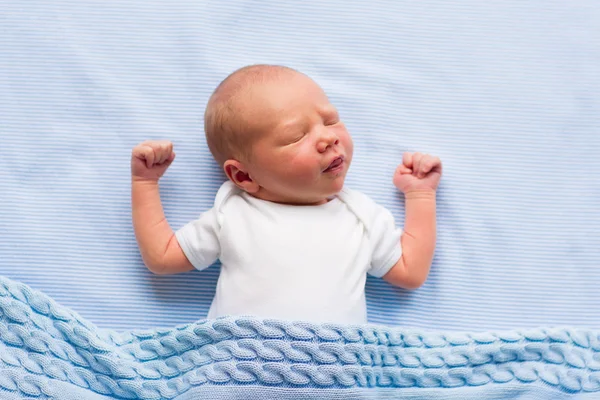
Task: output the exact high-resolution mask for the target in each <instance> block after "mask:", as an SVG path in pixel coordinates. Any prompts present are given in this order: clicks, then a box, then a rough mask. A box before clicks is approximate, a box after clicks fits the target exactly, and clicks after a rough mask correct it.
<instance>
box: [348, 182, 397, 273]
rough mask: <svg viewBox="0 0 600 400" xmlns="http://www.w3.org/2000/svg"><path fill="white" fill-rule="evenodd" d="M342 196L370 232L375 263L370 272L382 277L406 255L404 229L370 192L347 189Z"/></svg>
mask: <svg viewBox="0 0 600 400" xmlns="http://www.w3.org/2000/svg"><path fill="white" fill-rule="evenodd" d="M340 198H341V199H342V201H344V202H345V203H346V204H347V205H348V207H349V208H350V209H351V210H352V211H353V212H354V214H356V216H357V217H358V218H359V219H360V220H361V221H362V223H363V224H364V226H365V229H366V231H367V235H368V239H369V246H370V250H371V266H370V269H369V270H368V271H367V273H368V274H369V275H373V276H375V277H377V278H381V277H382V276H384V275H385V274H387V273H388V271H389V270H390V269H391V268H392V267H393V266H394V264H396V262H398V260H399V259H400V257H402V247H401V244H400V237H401V236H402V229H399V228H397V227H396V222H395V221H394V216H393V215H392V213H391V212H390V211H389V210H388V209H387V208H385V207H383V206H381V205H379V204H377V203H376V202H375V201H374V200H373V199H371V198H370V197H368V196H367V195H365V194H363V193H361V192H358V191H355V190H351V189H348V188H344V190H343V191H342V192H341V193H340Z"/></svg>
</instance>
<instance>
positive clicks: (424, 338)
mask: <svg viewBox="0 0 600 400" xmlns="http://www.w3.org/2000/svg"><path fill="white" fill-rule="evenodd" d="M59 381H60V382H62V383H67V384H68V385H72V386H73V388H78V389H79V388H83V389H86V390H87V391H89V392H90V394H92V393H95V394H101V395H105V396H109V397H113V398H126V399H172V398H176V397H178V396H180V395H182V394H184V393H186V392H187V391H189V390H190V389H193V388H194V387H198V386H201V385H205V386H211V385H223V384H225V385H247V384H253V385H266V386H276V387H288V388H289V387H293V388H297V387H308V388H327V389H330V390H333V391H335V390H339V389H344V388H371V389H373V390H378V389H379V388H459V387H472V386H484V385H490V384H506V383H509V382H512V383H513V384H514V383H519V384H522V385H524V386H525V387H526V386H527V385H533V384H535V383H538V384H539V383H544V384H546V385H549V386H552V387H553V388H554V389H555V390H556V391H561V392H563V393H565V394H567V393H568V394H573V393H578V392H588V393H592V392H597V394H598V396H599V397H600V332H595V331H590V330H581V329H567V328H560V329H559V328H557V329H531V330H526V331H507V332H495V333H443V332H426V331H413V330H407V329H398V328H388V327H380V326H340V325H327V324H325V325H316V324H309V323H289V322H282V321H275V320H258V319H253V318H225V319H219V320H214V321H200V322H197V323H193V324H189V325H185V326H178V327H174V328H170V329H156V330H150V331H131V332H115V331H109V330H100V329H97V328H96V327H95V326H94V325H93V324H91V323H89V322H87V321H85V320H84V319H82V318H81V317H80V316H78V315H77V314H76V313H74V312H72V311H70V310H68V309H66V308H64V307H61V306H60V305H59V304H57V303H56V302H54V301H53V300H52V299H50V298H48V297H47V296H45V295H44V294H42V293H40V292H36V291H34V290H32V289H31V288H29V287H28V286H26V285H24V284H21V283H17V282H14V281H11V280H9V279H6V278H0V394H2V393H12V394H14V395H19V396H21V397H14V398H22V397H33V398H53V397H54V398H61V397H60V394H59V393H57V390H58V389H57V388H58V386H57V383H58V382H59ZM492 386H493V385H492ZM60 387H61V388H62V389H61V390H64V387H65V386H64V385H62V384H61V386H60Z"/></svg>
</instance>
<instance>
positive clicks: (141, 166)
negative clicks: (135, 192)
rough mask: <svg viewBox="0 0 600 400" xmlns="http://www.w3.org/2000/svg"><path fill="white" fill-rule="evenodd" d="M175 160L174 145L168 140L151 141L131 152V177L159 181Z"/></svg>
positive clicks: (143, 143)
mask: <svg viewBox="0 0 600 400" xmlns="http://www.w3.org/2000/svg"><path fill="white" fill-rule="evenodd" d="M174 159H175V153H174V152H173V143H171V142H170V141H168V140H149V141H146V142H142V143H140V144H138V145H137V146H135V147H134V148H133V151H132V152H131V176H132V177H133V178H134V179H143V180H153V181H157V180H158V179H159V178H160V177H161V176H163V174H164V173H165V171H166V170H167V168H169V166H170V165H171V163H172V162H173V160H174Z"/></svg>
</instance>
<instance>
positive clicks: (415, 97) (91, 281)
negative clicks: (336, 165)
mask: <svg viewBox="0 0 600 400" xmlns="http://www.w3.org/2000/svg"><path fill="white" fill-rule="evenodd" d="M1 9H2V11H1V12H0V27H1V28H0V143H1V145H2V146H1V148H2V162H1V163H0V221H1V222H0V237H1V238H2V240H0V274H1V275H4V276H7V277H9V278H11V279H15V280H18V281H22V282H25V283H27V284H28V285H31V286H32V287H33V288H35V289H39V290H42V291H44V292H45V293H47V294H49V295H50V296H51V297H52V298H54V299H55V300H57V301H58V302H59V303H61V304H63V305H66V306H69V307H71V308H73V309H74V310H75V311H77V312H78V313H80V314H81V315H82V316H83V317H85V318H86V319H88V320H90V321H92V322H94V323H96V324H97V325H99V326H101V327H111V328H114V329H131V328H144V327H155V326H171V325H174V324H179V323H185V322H191V321H194V320H197V319H199V318H202V317H203V316H205V315H206V312H207V310H208V307H209V304H210V300H211V297H212V294H213V290H214V285H215V282H216V278H217V276H218V268H216V267H215V268H211V269H209V270H207V271H204V272H193V273H188V274H184V275H181V276H175V277H164V276H160V277H157V276H152V275H151V274H150V273H149V272H147V271H146V270H145V268H144V267H143V265H142V263H141V260H140V257H139V255H138V252H137V247H136V243H135V238H134V235H133V231H132V228H131V225H130V212H129V207H130V203H129V156H130V150H131V148H132V146H134V145H135V144H136V143H137V142H139V141H142V140H145V139H149V138H167V139H171V140H173V141H174V143H175V147H176V151H177V160H176V162H175V164H174V165H173V167H172V168H171V169H170V170H169V172H168V173H167V175H166V176H165V178H164V179H163V181H161V188H162V195H163V201H164V205H165V209H166V214H167V217H168V219H169V221H170V223H171V224H172V226H173V227H174V228H178V227H180V226H182V225H183V224H184V223H186V222H187V221H189V220H190V219H192V218H195V217H196V216H197V215H198V214H199V213H200V212H201V211H203V210H205V209H207V208H208V207H210V205H211V202H212V198H213V196H214V194H215V193H216V190H217V188H218V186H219V184H220V182H221V179H222V176H221V174H220V173H219V171H218V169H217V168H216V166H215V165H214V163H213V162H212V159H211V157H210V154H209V153H208V151H207V149H206V144H205V142H204V138H203V132H202V113H203V109H204V106H205V103H206V100H207V98H208V96H209V94H210V92H211V91H212V90H213V88H214V87H215V85H216V84H217V83H218V82H219V81H220V80H221V79H222V78H223V77H224V76H225V75H226V74H228V73H229V72H231V71H232V70H234V69H235V68H237V67H240V66H242V65H246V64H250V63H257V62H261V63H278V64H285V65H289V66H292V67H295V68H298V69H300V70H302V71H304V72H306V73H307V74H309V75H311V76H312V77H314V78H315V80H317V81H318V82H319V83H320V84H321V85H322V86H323V87H324V89H325V90H326V91H327V92H328V94H329V95H330V97H331V99H332V101H333V102H334V103H335V104H336V105H337V107H338V108H339V110H340V112H341V115H342V116H343V118H344V120H345V122H346V124H347V126H348V127H349V129H350V131H351V133H352V134H353V137H354V140H355V158H354V162H353V165H352V168H351V172H350V176H349V178H348V182H347V183H348V184H349V185H350V186H352V187H354V188H356V189H359V190H363V191H364V192H366V193H367V194H369V195H371V196H372V197H373V198H375V199H376V200H377V201H379V202H381V203H382V204H384V205H386V206H387V207H389V208H390V210H391V211H392V212H393V213H394V215H395V216H396V217H397V221H398V223H400V224H401V223H402V220H403V202H402V198H401V196H400V195H399V194H398V193H397V191H396V190H395V188H394V187H393V185H392V183H391V176H392V173H393V170H394V168H395V166H396V165H397V163H398V162H399V161H400V157H401V154H402V152H403V151H406V150H411V151H414V150H418V151H425V152H429V153H433V154H437V155H439V156H440V157H441V158H442V159H443V161H444V168H445V169H444V177H443V182H442V185H441V188H440V191H439V196H438V199H439V213H438V215H439V242H438V249H437V253H436V259H435V263H434V266H433V270H432V274H431V277H430V279H429V281H428V282H427V284H426V285H425V286H424V287H423V288H422V289H420V290H418V291H416V292H413V293H409V292H405V291H402V290H397V289H394V288H391V287H389V286H388V285H387V284H385V283H383V282H382V281H380V280H373V279H370V280H369V281H368V285H367V294H368V306H369V313H370V319H371V321H373V322H375V323H381V324H390V325H401V326H410V327H419V328H431V329H446V330H467V329H470V330H479V329H485V330H490V329H516V328H519V327H532V326H538V325H572V326H584V327H591V328H595V329H598V328H600V310H599V309H600V307H599V305H600V292H599V291H598V285H599V284H600V268H599V262H598V260H600V246H599V244H600V213H599V212H598V208H599V206H600V179H599V176H600V157H599V155H600V68H598V66H599V65H600V5H599V4H598V2H596V1H592V0H574V1H571V2H559V1H547V0H546V1H541V0H532V1H527V2H523V1H518V0H504V1H499V0H492V1H488V2H479V1H475V0H463V1H457V0H427V1H396V0H375V1H364V0H357V1H354V2H343V1H341V0H338V1H330V2H320V1H317V0H314V1H312V0H310V1H302V2H299V1H298V2H285V3H275V2H259V1H249V0H248V1H244V0H234V1H228V2H206V1H191V0H175V1H173V2H164V1H157V0H145V1H140V0H134V1H129V2H111V3H105V2H99V1H85V2H76V1H72V0H61V1H54V2H42V1H31V2H28V4H27V6H23V4H22V2H19V1H16V0H5V1H4V2H2V7H1Z"/></svg>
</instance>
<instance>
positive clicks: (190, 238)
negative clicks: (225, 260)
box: [175, 207, 221, 270]
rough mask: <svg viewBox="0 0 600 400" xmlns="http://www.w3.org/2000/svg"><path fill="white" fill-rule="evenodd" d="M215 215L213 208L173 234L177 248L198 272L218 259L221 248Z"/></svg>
mask: <svg viewBox="0 0 600 400" xmlns="http://www.w3.org/2000/svg"><path fill="white" fill-rule="evenodd" d="M217 213H218V211H217V208H216V207H213V208H211V209H210V210H208V211H206V212H204V213H202V215H200V217H199V218H198V219H196V220H194V221H191V222H189V223H188V224H186V225H184V226H183V227H182V228H181V229H179V230H178V231H177V232H176V233H175V236H176V237H177V241H178V242H179V246H181V249H182V250H183V252H184V254H185V255H186V257H187V258H188V260H190V262H191V263H192V265H193V266H194V268H196V269H198V270H202V269H205V268H208V267H209V266H211V265H212V264H213V263H214V262H215V261H216V260H217V259H218V258H219V254H220V252H221V246H220V244H219V229H220V228H219V221H218V218H217Z"/></svg>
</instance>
